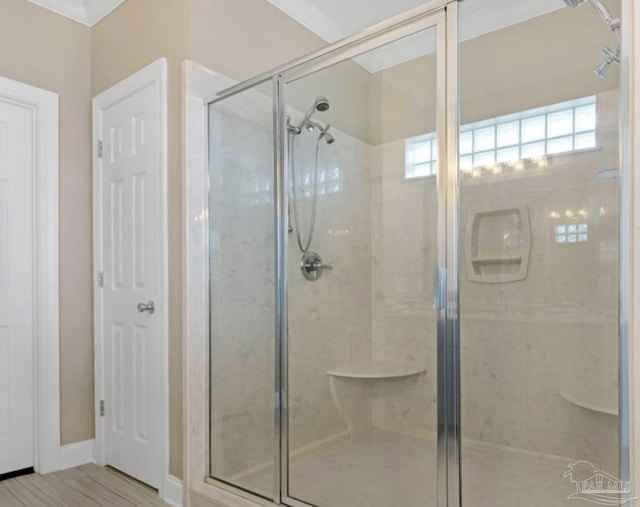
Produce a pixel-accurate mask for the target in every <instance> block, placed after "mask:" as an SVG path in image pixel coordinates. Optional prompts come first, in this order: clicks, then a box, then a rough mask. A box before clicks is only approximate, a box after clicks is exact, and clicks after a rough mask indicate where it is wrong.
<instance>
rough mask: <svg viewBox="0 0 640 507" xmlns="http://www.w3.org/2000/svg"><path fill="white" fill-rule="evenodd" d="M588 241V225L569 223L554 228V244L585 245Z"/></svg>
mask: <svg viewBox="0 0 640 507" xmlns="http://www.w3.org/2000/svg"><path fill="white" fill-rule="evenodd" d="M587 241H589V224H587V223H571V224H558V225H556V226H555V242H556V243H585V242H587Z"/></svg>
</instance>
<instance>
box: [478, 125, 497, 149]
mask: <svg viewBox="0 0 640 507" xmlns="http://www.w3.org/2000/svg"><path fill="white" fill-rule="evenodd" d="M473 144H474V151H485V150H492V149H493V148H495V146H496V129H495V128H494V127H486V128H481V129H478V130H474V131H473Z"/></svg>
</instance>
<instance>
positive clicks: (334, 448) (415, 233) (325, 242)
mask: <svg viewBox="0 0 640 507" xmlns="http://www.w3.org/2000/svg"><path fill="white" fill-rule="evenodd" d="M493 4H495V5H493ZM558 4H561V5H558V6H554V7H553V8H551V7H548V8H541V7H539V8H537V10H536V9H532V8H531V7H530V2H527V1H526V0H518V1H516V2H514V1H512V0H511V1H509V2H501V1H496V2H492V6H489V7H487V5H486V1H485V0H466V1H465V2H463V3H461V4H460V6H458V4H457V2H456V1H441V2H436V3H431V4H429V5H427V6H424V7H421V8H419V9H417V10H414V11H411V12H410V13H408V14H404V15H400V16H398V17H396V18H393V19H392V20H388V21H385V22H383V23H381V24H380V25H377V26H375V27H373V28H371V29H369V30H367V31H365V32H362V33H360V34H358V35H356V36H353V37H351V38H349V39H346V40H344V41H341V42H340V43H337V44H335V45H333V46H330V47H328V48H326V49H324V50H321V51H318V52H317V53H315V54H313V55H310V56H309V57H305V58H301V59H300V60H297V61H294V62H292V63H291V64H287V65H285V66H283V67H282V68H280V69H275V70H274V71H273V72H270V73H267V74H264V75H261V76H258V77H256V78H254V79H252V80H249V81H247V82H244V83H240V84H236V85H233V86H231V87H229V88H228V89H226V90H223V91H222V92H220V93H219V94H218V96H217V97H216V98H215V99H214V100H212V101H211V103H210V104H209V209H208V214H207V217H208V230H209V234H208V235H209V241H208V255H209V288H210V291H209V307H210V321H209V323H210V358H209V365H210V367H209V370H210V386H209V387H210V392H209V399H210V407H209V410H210V442H209V444H210V445H209V447H210V448H209V456H210V465H209V466H210V470H209V474H210V481H211V482H212V483H213V484H215V485H218V486H219V487H222V488H227V489H229V490H230V491H233V492H236V493H238V495H240V496H243V497H248V498H251V499H254V500H256V501H262V502H268V503H269V502H273V503H275V504H284V505H289V506H291V507H298V506H309V505H315V506H320V507H387V506H389V505H399V506H403V507H414V506H416V507H417V506H440V507H443V506H454V505H456V506H458V505H465V506H474V507H485V506H496V505H523V506H528V505H531V506H539V505H545V506H564V505H572V504H573V503H574V502H572V500H573V499H575V498H582V499H586V500H589V501H592V500H594V499H599V500H602V499H603V498H604V499H605V500H607V501H611V499H617V500H618V501H619V500H620V499H621V498H622V497H624V495H625V494H626V493H625V491H623V490H624V487H623V486H624V485H625V484H624V479H625V477H623V476H624V474H625V470H624V467H622V468H621V467H620V463H621V462H622V463H624V460H625V452H626V451H625V450H624V449H623V448H620V445H619V443H618V442H619V440H620V438H621V437H624V435H622V434H621V432H620V430H619V428H620V417H619V415H618V414H619V408H618V406H619V403H618V399H619V396H618V392H619V387H618V372H619V359H618V355H619V353H618V351H619V343H620V335H619V324H618V312H619V302H618V296H617V294H618V285H619V280H620V276H619V265H618V256H619V252H620V237H619V222H620V215H621V213H622V212H623V211H624V210H621V208H620V205H619V185H620V180H621V178H622V177H623V176H622V174H621V173H622V171H621V168H620V162H619V160H618V146H619V136H618V120H617V118H618V115H617V110H618V102H619V100H620V94H619V82H618V81H619V79H618V69H617V64H615V62H612V64H613V66H612V67H611V68H607V70H608V72H609V75H607V76H605V78H601V77H598V76H595V75H593V73H592V72H591V70H592V69H591V67H592V66H593V65H592V61H591V60H592V59H591V58H588V57H585V56H581V57H580V58H578V57H577V55H584V54H587V53H588V54H590V55H591V56H593V55H595V59H596V61H597V59H598V55H599V53H600V49H601V48H600V46H602V45H606V44H610V45H611V44H615V38H616V35H619V34H618V33H616V30H619V29H620V28H619V27H618V28H616V29H614V30H612V29H611V27H606V26H604V25H603V23H602V20H603V19H604V17H603V16H602V11H601V10H598V9H591V8H590V7H589V6H587V5H585V6H580V5H575V6H569V5H568V3H567V5H565V4H564V3H563V2H558ZM598 4H599V2H598ZM527 5H529V7H527ZM559 7H562V8H559ZM569 7H573V8H569ZM578 7H580V8H578ZM602 8H603V9H606V12H607V13H611V16H610V18H611V19H614V18H615V17H616V16H618V17H619V8H620V5H619V2H614V1H611V2H607V4H606V5H602ZM497 13H500V14H501V16H502V17H501V18H500V20H499V21H496V14H497ZM573 27H575V28H573ZM603 27H604V30H603ZM540 33H545V37H546V38H547V41H548V44H542V43H541V42H540V40H539V34H540ZM590 66H591V67H590ZM610 66H611V65H610ZM585 69H586V70H585ZM587 70H588V72H587ZM601 70H602V69H601ZM623 401H624V400H623ZM592 477H593V481H596V479H597V478H598V477H604V478H605V479H606V481H608V482H609V483H610V484H612V488H613V489H610V490H607V489H606V484H605V486H602V484H600V483H597V484H596V482H597V481H596V482H594V483H593V484H595V486H594V488H592V489H589V484H591V483H590V482H589V481H591V480H592V479H591V478H592ZM616 481H617V482H616ZM615 487H618V489H620V491H616V490H615Z"/></svg>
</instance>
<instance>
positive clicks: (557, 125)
mask: <svg viewBox="0 0 640 507" xmlns="http://www.w3.org/2000/svg"><path fill="white" fill-rule="evenodd" d="M568 134H573V110H572V109H567V110H564V111H558V112H557V113H550V114H549V116H548V117H547V137H559V136H565V135H568Z"/></svg>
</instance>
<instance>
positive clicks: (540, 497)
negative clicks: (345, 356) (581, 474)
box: [241, 430, 587, 507]
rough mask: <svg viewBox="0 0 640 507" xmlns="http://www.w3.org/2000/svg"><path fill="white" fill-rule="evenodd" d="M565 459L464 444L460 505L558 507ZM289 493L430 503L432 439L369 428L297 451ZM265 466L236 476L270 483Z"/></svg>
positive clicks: (423, 506)
mask: <svg viewBox="0 0 640 507" xmlns="http://www.w3.org/2000/svg"><path fill="white" fill-rule="evenodd" d="M569 463H571V460H570V459H566V460H565V459H562V458H556V457H550V456H544V455H536V454H533V453H527V452H522V451H518V450H509V449H503V448H497V447H493V446H489V445H483V444H480V445H478V444H469V445H465V446H463V452H462V464H463V467H462V474H463V484H464V487H463V492H462V494H463V504H464V505H465V507H501V506H505V507H507V506H508V507H558V506H568V505H572V506H574V507H575V506H576V505H580V504H585V505H586V504H587V502H585V501H580V500H578V501H576V500H569V499H568V498H567V497H568V495H570V494H571V493H574V492H575V485H573V484H571V483H570V482H569V480H568V479H565V478H564V473H565V471H566V470H567V465H568V464H569ZM289 472H290V482H289V487H290V492H291V496H292V497H293V498H296V499H299V500H303V501H305V502H307V503H310V504H312V505H317V506H319V507H389V506H394V507H429V506H435V505H436V452H435V442H433V441H430V440H428V439H426V438H418V437H412V436H407V435H398V434H395V433H389V432H385V431H378V430H375V431H372V432H371V433H370V434H369V435H368V436H367V438H366V439H362V440H355V439H345V440H341V441H339V442H336V443H334V444H332V445H328V446H326V447H322V448H320V449H317V450H315V451H313V452H309V453H306V454H303V455H300V456H296V457H294V458H293V459H292V460H291V463H290V465H289ZM272 481H273V479H272V475H271V470H270V469H269V470H266V469H265V470H263V471H260V472H257V473H254V474H251V475H249V476H245V477H244V478H243V479H242V480H241V483H242V486H243V487H246V488H248V489H253V488H258V489H260V490H264V488H267V487H268V486H269V485H271V484H272Z"/></svg>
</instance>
